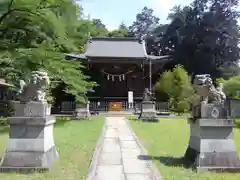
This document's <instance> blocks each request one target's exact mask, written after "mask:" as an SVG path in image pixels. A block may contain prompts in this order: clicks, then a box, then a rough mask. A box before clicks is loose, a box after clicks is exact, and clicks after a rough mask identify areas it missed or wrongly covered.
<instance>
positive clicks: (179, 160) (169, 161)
mask: <svg viewBox="0 0 240 180" xmlns="http://www.w3.org/2000/svg"><path fill="white" fill-rule="evenodd" d="M138 159H140V160H157V161H160V163H162V164H164V165H165V166H175V167H176V166H177V167H184V168H186V169H188V168H192V163H191V162H190V161H188V160H186V159H185V158H184V157H173V156H150V155H139V156H138Z"/></svg>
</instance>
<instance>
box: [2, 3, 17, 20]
mask: <svg viewBox="0 0 240 180" xmlns="http://www.w3.org/2000/svg"><path fill="white" fill-rule="evenodd" d="M13 1H14V0H11V1H10V3H9V5H8V10H7V12H6V13H4V14H3V15H2V16H1V17H0V24H1V23H2V21H3V20H4V18H6V17H7V15H9V14H10V13H11V12H12V10H11V7H12V5H13Z"/></svg>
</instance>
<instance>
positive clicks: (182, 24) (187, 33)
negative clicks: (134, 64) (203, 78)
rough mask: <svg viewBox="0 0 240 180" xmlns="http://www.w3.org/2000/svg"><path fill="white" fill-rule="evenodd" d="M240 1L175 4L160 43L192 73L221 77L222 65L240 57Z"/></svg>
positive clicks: (163, 50) (165, 50)
mask: <svg viewBox="0 0 240 180" xmlns="http://www.w3.org/2000/svg"><path fill="white" fill-rule="evenodd" d="M237 6H238V1H237V0H233V1H228V0H195V1H194V2H193V3H192V4H191V5H190V6H186V7H183V8H181V7H180V6H177V7H175V8H174V9H173V10H172V13H170V14H169V18H170V19H171V20H172V22H171V23H170V25H169V26H168V29H167V31H166V33H165V34H164V37H163V38H162V39H161V41H160V44H162V46H161V51H162V53H163V54H170V55H172V57H173V62H174V64H182V65H184V67H185V68H186V70H187V71H188V72H189V73H191V74H192V73H193V74H201V73H210V74H212V76H213V77H219V76H221V72H220V71H219V68H220V67H222V66H224V65H225V64H233V63H235V62H236V61H237V60H238V59H239V47H238V43H239V26H238V25H237V19H238V18H239V13H238V12H237V11H236V7H237Z"/></svg>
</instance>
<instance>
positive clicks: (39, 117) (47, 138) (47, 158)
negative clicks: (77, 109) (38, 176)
mask: <svg viewBox="0 0 240 180" xmlns="http://www.w3.org/2000/svg"><path fill="white" fill-rule="evenodd" d="M50 108H51V106H49V105H48V104H47V103H41V102H28V103H20V102H16V103H15V114H14V116H13V117H10V118H8V123H9V125H10V132H9V140H8V144H7V149H6V152H5V154H4V156H3V158H2V161H1V164H0V169H1V170H21V169H24V170H26V169H49V168H50V167H51V166H52V164H53V162H54V161H55V160H57V159H58V153H57V151H56V146H55V144H54V138H53V124H54V123H55V117H54V116H51V115H50V113H51V111H50Z"/></svg>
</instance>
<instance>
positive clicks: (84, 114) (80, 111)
mask: <svg viewBox="0 0 240 180" xmlns="http://www.w3.org/2000/svg"><path fill="white" fill-rule="evenodd" d="M90 115H91V114H90V111H89V103H87V104H86V105H85V104H84V105H81V104H77V105H76V109H75V111H74V118H75V119H86V118H88V117H89V116H90Z"/></svg>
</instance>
